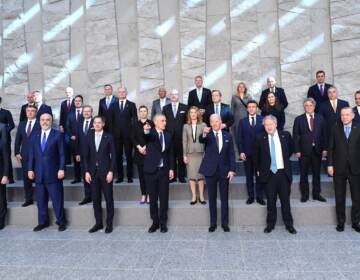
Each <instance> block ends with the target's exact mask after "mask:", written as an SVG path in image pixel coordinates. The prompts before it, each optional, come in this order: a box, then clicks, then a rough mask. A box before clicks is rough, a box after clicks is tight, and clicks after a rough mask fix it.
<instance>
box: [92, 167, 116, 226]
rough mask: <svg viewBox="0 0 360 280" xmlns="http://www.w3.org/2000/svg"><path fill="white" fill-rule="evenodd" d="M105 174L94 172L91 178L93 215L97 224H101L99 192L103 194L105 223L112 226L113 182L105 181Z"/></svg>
mask: <svg viewBox="0 0 360 280" xmlns="http://www.w3.org/2000/svg"><path fill="white" fill-rule="evenodd" d="M105 176H106V175H105ZM105 176H100V174H98V172H95V174H94V176H92V180H91V184H90V185H91V198H92V201H93V207H94V216H95V221H96V224H97V225H102V224H103V219H102V207H101V193H103V194H104V198H105V203H106V225H107V226H112V224H113V219H114V197H113V183H112V182H111V183H108V182H106V178H105Z"/></svg>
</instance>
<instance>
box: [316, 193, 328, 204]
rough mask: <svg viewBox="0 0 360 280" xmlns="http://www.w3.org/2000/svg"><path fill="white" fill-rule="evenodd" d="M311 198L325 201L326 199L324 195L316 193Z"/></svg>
mask: <svg viewBox="0 0 360 280" xmlns="http://www.w3.org/2000/svg"><path fill="white" fill-rule="evenodd" d="M313 199H314V200H318V201H321V202H326V199H325V198H324V197H322V196H321V195H320V194H319V195H316V196H313Z"/></svg>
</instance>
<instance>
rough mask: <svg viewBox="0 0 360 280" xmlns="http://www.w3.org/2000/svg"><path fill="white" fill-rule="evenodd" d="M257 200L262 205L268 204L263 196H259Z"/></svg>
mask: <svg viewBox="0 0 360 280" xmlns="http://www.w3.org/2000/svg"><path fill="white" fill-rule="evenodd" d="M256 202H257V203H258V204H260V205H266V202H265V200H263V199H262V198H257V199H256Z"/></svg>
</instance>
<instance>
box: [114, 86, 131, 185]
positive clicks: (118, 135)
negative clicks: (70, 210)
mask: <svg viewBox="0 0 360 280" xmlns="http://www.w3.org/2000/svg"><path fill="white" fill-rule="evenodd" d="M118 95H119V99H118V102H117V103H113V104H112V105H111V108H110V114H109V116H110V124H109V128H110V131H111V133H112V135H113V137H114V141H115V149H116V165H117V172H118V178H117V180H116V183H121V182H123V180H124V171H123V149H124V150H125V156H126V173H127V179H128V182H129V183H132V182H133V158H132V150H133V145H132V141H131V131H132V129H133V128H134V126H135V123H136V121H137V111H136V105H135V103H133V102H131V101H130V100H128V99H127V98H126V96H127V89H126V88H125V87H119V89H118Z"/></svg>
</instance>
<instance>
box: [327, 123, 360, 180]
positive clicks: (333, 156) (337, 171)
mask: <svg viewBox="0 0 360 280" xmlns="http://www.w3.org/2000/svg"><path fill="white" fill-rule="evenodd" d="M359 147H360V125H359V124H357V123H355V122H353V123H352V126H351V132H350V135H349V138H348V139H346V136H345V133H344V126H343V124H342V123H340V122H339V123H337V124H335V125H334V126H333V127H332V129H331V133H330V137H329V146H328V166H333V167H334V175H335V176H336V175H348V174H347V167H349V168H350V172H351V174H352V175H360V161H359V158H360V149H359Z"/></svg>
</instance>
